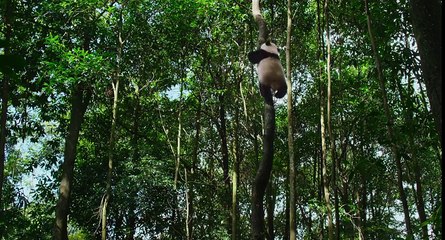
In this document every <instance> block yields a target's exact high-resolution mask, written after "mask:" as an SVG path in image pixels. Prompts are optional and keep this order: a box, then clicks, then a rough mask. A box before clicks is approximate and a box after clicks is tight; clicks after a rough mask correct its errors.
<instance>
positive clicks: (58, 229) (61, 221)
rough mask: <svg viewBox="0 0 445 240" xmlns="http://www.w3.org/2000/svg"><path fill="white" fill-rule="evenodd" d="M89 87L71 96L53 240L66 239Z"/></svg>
mask: <svg viewBox="0 0 445 240" xmlns="http://www.w3.org/2000/svg"><path fill="white" fill-rule="evenodd" d="M88 34H89V33H85V39H84V46H83V49H84V50H88V49H89V44H90V36H89V35H88ZM91 95H92V92H91V89H90V86H88V85H86V84H84V83H79V84H77V85H76V86H75V87H74V91H73V93H72V96H71V116H70V124H69V126H68V135H67V136H66V138H65V150H64V156H63V163H62V179H61V182H60V188H59V200H58V201H57V205H56V222H55V225H54V229H53V231H54V232H53V238H54V239H55V240H67V239H68V231H67V226H68V213H69V205H70V201H71V187H72V184H73V179H74V177H73V176H74V174H73V173H74V162H75V160H76V154H77V152H76V150H77V143H78V139H79V133H80V129H81V125H82V122H83V120H84V115H85V112H86V110H87V107H88V104H89V103H90V99H91Z"/></svg>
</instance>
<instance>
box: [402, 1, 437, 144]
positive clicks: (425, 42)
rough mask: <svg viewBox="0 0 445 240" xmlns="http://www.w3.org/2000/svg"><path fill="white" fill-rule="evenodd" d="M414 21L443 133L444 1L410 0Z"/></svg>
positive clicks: (432, 97)
mask: <svg viewBox="0 0 445 240" xmlns="http://www.w3.org/2000/svg"><path fill="white" fill-rule="evenodd" d="M410 6H411V22H412V25H413V30H414V36H415V38H416V41H417V47H418V49H419V53H420V63H421V68H422V76H423V80H424V81H425V85H426V90H427V94H428V98H429V100H430V104H431V110H432V112H433V117H434V120H435V122H436V128H437V131H438V133H439V136H440V141H441V143H442V144H443V133H442V2H441V1H439V0H425V1H423V0H410Z"/></svg>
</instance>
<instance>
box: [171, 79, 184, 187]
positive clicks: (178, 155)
mask: <svg viewBox="0 0 445 240" xmlns="http://www.w3.org/2000/svg"><path fill="white" fill-rule="evenodd" d="M179 92H180V93H179V110H178V111H179V112H178V135H177V138H176V163H175V180H174V187H173V188H174V190H175V191H176V189H177V184H178V175H179V166H180V164H181V133H182V94H183V83H182V82H181V86H180V90H179Z"/></svg>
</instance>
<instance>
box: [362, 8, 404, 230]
mask: <svg viewBox="0 0 445 240" xmlns="http://www.w3.org/2000/svg"><path fill="white" fill-rule="evenodd" d="M365 11H366V17H367V23H368V33H369V38H370V40H371V47H372V51H373V53H374V59H375V64H376V68H377V75H378V79H379V86H380V91H381V94H382V101H383V108H384V110H385V115H386V118H387V123H386V127H387V131H388V138H389V142H390V144H391V150H392V155H393V157H394V160H395V162H396V168H397V185H398V189H399V195H400V201H401V202H402V207H403V214H404V220H405V226H406V231H407V234H408V235H407V238H408V239H412V238H413V232H412V228H411V219H410V217H409V208H408V202H407V199H406V194H405V190H404V189H403V176H402V174H403V173H402V172H403V170H402V163H401V159H400V154H399V149H398V146H397V143H396V142H395V137H394V130H393V125H394V120H393V118H392V114H391V111H390V109H389V105H388V100H387V93H386V87H385V80H384V79H383V72H382V68H381V64H380V58H379V56H378V53H377V47H376V46H377V45H376V42H375V39H374V36H373V34H372V29H371V15H370V12H369V7H368V1H367V0H365Z"/></svg>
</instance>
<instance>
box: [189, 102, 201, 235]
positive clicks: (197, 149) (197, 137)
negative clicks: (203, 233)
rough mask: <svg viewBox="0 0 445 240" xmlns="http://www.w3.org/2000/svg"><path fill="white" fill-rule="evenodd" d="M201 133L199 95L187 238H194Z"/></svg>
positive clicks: (190, 182)
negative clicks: (195, 184)
mask: <svg viewBox="0 0 445 240" xmlns="http://www.w3.org/2000/svg"><path fill="white" fill-rule="evenodd" d="M200 133H201V95H198V109H197V111H196V119H195V137H194V140H193V155H192V167H191V169H190V177H189V178H191V181H189V183H188V191H187V193H188V199H189V200H188V219H187V221H186V222H187V226H186V227H187V232H188V238H187V240H192V239H193V228H194V219H193V215H194V213H195V209H194V200H195V199H194V196H195V195H194V184H193V180H194V176H195V175H194V174H195V170H196V165H197V164H198V151H199V138H200Z"/></svg>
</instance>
